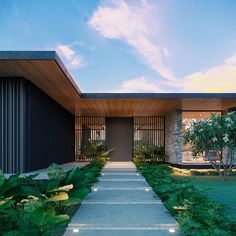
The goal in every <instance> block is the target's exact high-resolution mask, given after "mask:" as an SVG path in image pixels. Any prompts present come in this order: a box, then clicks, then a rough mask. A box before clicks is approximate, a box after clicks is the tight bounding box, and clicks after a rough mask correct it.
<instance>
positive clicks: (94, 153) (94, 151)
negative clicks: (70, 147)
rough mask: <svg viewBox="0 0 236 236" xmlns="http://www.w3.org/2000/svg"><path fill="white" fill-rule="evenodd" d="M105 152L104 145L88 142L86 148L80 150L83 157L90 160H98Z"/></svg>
mask: <svg viewBox="0 0 236 236" xmlns="http://www.w3.org/2000/svg"><path fill="white" fill-rule="evenodd" d="M106 150H107V148H106V146H105V144H104V143H96V142H90V143H89V144H88V145H87V146H84V147H83V148H82V150H81V153H82V155H83V156H86V157H87V158H90V159H96V158H99V157H100V156H101V155H102V153H104V152H105V151H106Z"/></svg>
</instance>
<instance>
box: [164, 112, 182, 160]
mask: <svg viewBox="0 0 236 236" xmlns="http://www.w3.org/2000/svg"><path fill="white" fill-rule="evenodd" d="M165 153H166V156H167V158H166V161H167V162H169V163H173V164H180V163H181V162H182V111H181V110H177V111H171V112H169V113H167V114H166V116H165Z"/></svg>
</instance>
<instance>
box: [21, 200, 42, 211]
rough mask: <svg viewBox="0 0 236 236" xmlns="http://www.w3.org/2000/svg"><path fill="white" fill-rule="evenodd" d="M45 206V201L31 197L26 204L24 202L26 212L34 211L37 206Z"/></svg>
mask: <svg viewBox="0 0 236 236" xmlns="http://www.w3.org/2000/svg"><path fill="white" fill-rule="evenodd" d="M42 206H43V201H40V200H33V199H29V200H28V201H27V202H26V203H25V204H24V210H25V211H26V212H33V211H34V210H36V209H37V208H40V207H42Z"/></svg>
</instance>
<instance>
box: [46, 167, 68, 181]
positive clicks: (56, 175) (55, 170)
mask: <svg viewBox="0 0 236 236" xmlns="http://www.w3.org/2000/svg"><path fill="white" fill-rule="evenodd" d="M65 177H66V173H65V172H64V170H63V168H62V167H60V166H59V165H57V164H55V163H52V164H51V165H50V166H49V167H48V178H49V179H63V178H65Z"/></svg>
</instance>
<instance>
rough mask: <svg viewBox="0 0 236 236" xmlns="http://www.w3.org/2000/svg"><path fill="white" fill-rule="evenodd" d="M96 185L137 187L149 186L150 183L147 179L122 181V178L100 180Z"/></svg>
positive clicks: (98, 186)
mask: <svg viewBox="0 0 236 236" xmlns="http://www.w3.org/2000/svg"><path fill="white" fill-rule="evenodd" d="M96 187H97V188H98V189H99V188H100V187H103V188H110V187H112V188H137V187H143V188H147V187H149V185H148V184H147V182H146V181H134V180H131V181H122V180H116V181H100V182H98V183H96Z"/></svg>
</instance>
